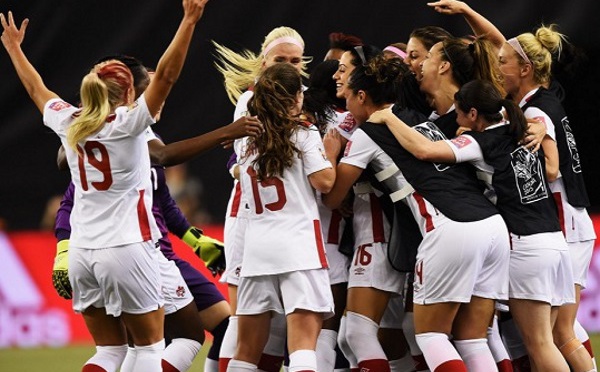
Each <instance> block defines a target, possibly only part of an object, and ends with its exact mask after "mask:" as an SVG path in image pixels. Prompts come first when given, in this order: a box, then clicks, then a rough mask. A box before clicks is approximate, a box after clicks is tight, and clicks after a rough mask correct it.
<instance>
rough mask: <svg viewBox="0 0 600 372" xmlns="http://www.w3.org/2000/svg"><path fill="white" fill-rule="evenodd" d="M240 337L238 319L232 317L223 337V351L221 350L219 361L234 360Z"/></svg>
mask: <svg viewBox="0 0 600 372" xmlns="http://www.w3.org/2000/svg"><path fill="white" fill-rule="evenodd" d="M237 336H238V317H237V316H230V317H229V325H228V326H227V330H226V331H225V335H224V336H223V343H222V344H221V350H219V359H232V358H233V355H234V354H235V349H236V347H237Z"/></svg>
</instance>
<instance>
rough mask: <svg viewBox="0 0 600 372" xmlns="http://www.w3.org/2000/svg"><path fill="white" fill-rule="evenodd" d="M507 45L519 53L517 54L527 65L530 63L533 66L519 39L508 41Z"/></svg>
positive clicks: (514, 38)
mask: <svg viewBox="0 0 600 372" xmlns="http://www.w3.org/2000/svg"><path fill="white" fill-rule="evenodd" d="M507 43H508V45H510V46H511V47H512V48H513V49H514V50H515V51H516V52H517V54H519V55H520V56H521V58H523V59H524V60H525V63H529V64H530V65H532V63H531V61H530V60H529V58H527V54H525V51H524V50H523V47H522V46H521V43H520V42H519V39H517V38H516V37H513V38H512V39H508V41H507Z"/></svg>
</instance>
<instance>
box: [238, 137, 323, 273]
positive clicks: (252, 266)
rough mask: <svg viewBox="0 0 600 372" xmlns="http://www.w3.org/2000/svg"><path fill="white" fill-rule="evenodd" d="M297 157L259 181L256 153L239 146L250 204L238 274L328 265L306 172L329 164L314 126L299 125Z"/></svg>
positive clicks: (243, 185) (243, 184) (243, 192)
mask: <svg viewBox="0 0 600 372" xmlns="http://www.w3.org/2000/svg"><path fill="white" fill-rule="evenodd" d="M291 140H292V142H293V143H294V144H295V146H296V148H297V149H298V150H300V155H301V157H298V156H294V157H293V165H292V166H291V167H290V168H287V169H285V171H284V174H283V175H282V176H280V177H272V178H269V179H266V180H262V181H257V180H256V177H255V174H256V171H255V169H254V167H253V165H252V162H253V161H254V159H255V158H256V154H249V153H248V150H247V148H245V149H242V154H241V155H242V156H241V157H240V158H239V160H238V162H239V164H240V183H241V185H242V195H245V199H246V201H247V202H248V204H249V207H250V210H249V212H248V226H247V229H246V238H245V245H244V258H243V264H242V272H241V275H242V277H246V276H258V275H273V274H281V273H286V272H291V271H296V270H310V269H319V268H326V267H327V258H326V256H325V251H324V247H323V238H322V234H321V226H320V221H319V212H318V208H317V202H316V199H315V190H314V189H313V188H312V187H311V185H310V182H309V180H308V176H309V175H310V174H312V173H315V172H318V171H320V170H323V169H326V168H331V163H330V162H329V161H328V160H327V158H326V156H325V152H324V148H323V142H322V141H321V137H320V135H319V132H318V131H317V129H316V127H314V126H311V127H310V128H298V131H297V132H296V134H294V135H293V136H292V139H291Z"/></svg>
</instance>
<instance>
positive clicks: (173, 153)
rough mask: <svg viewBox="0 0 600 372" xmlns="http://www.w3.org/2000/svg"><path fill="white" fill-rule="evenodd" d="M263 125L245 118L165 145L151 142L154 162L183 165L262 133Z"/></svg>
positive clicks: (249, 117)
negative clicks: (244, 138)
mask: <svg viewBox="0 0 600 372" xmlns="http://www.w3.org/2000/svg"><path fill="white" fill-rule="evenodd" d="M262 130H263V129H262V124H261V123H260V121H259V120H258V119H257V118H256V117H251V116H243V117H241V118H239V119H238V120H236V121H234V122H233V123H231V124H229V125H226V126H224V127H221V128H217V129H215V130H213V131H212V132H208V133H206V134H202V135H200V136H196V137H193V138H188V139H185V140H181V141H178V142H173V143H170V144H168V145H165V144H164V143H162V142H161V141H150V142H148V146H149V148H150V156H151V157H152V161H153V162H155V163H158V164H160V165H163V166H166V167H168V166H171V165H176V164H181V163H183V162H186V161H188V160H190V159H192V158H193V157H194V156H197V155H199V154H201V153H203V152H205V151H208V150H210V149H212V148H213V147H215V146H218V145H219V144H221V143H223V142H225V141H229V140H234V139H237V138H241V137H246V136H256V135H258V134H260V133H262Z"/></svg>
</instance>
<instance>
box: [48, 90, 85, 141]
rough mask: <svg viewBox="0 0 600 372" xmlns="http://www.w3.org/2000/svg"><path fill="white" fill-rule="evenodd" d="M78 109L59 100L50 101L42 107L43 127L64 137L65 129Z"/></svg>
mask: <svg viewBox="0 0 600 372" xmlns="http://www.w3.org/2000/svg"><path fill="white" fill-rule="evenodd" d="M77 111H79V109H78V108H77V107H75V106H72V105H71V104H69V103H67V102H65V101H63V100H62V99H60V98H55V99H51V100H49V101H48V102H46V104H45V105H44V125H46V126H47V127H48V128H50V129H52V130H53V131H54V132H55V133H56V134H58V135H59V136H66V133H67V128H68V126H69V124H71V121H72V119H73V114H75V113H76V112H77Z"/></svg>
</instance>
